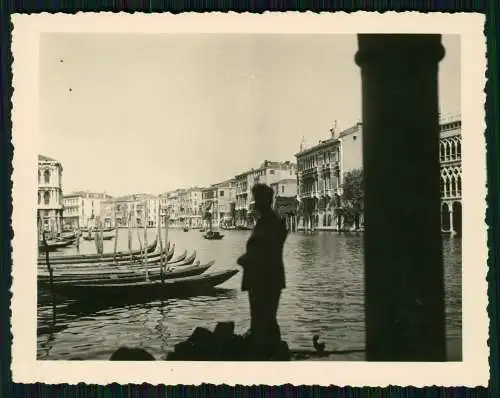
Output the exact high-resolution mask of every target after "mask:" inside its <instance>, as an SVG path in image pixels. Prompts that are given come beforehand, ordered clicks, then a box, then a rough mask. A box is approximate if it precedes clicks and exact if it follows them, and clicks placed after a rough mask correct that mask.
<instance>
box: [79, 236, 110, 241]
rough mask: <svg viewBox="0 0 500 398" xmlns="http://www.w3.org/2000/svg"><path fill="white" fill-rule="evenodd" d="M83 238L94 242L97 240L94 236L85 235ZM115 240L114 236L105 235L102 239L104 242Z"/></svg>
mask: <svg viewBox="0 0 500 398" xmlns="http://www.w3.org/2000/svg"><path fill="white" fill-rule="evenodd" d="M82 238H83V240H94V239H95V237H94V235H83V237H82ZM113 238H114V236H113V235H104V236H103V237H102V240H111V239H113Z"/></svg>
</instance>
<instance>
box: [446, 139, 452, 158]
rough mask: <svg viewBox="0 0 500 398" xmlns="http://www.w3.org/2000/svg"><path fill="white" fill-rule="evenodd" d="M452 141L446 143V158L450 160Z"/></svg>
mask: <svg viewBox="0 0 500 398" xmlns="http://www.w3.org/2000/svg"><path fill="white" fill-rule="evenodd" d="M450 152H451V151H450V143H449V142H447V143H446V160H450Z"/></svg>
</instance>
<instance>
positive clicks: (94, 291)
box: [50, 269, 239, 303]
mask: <svg viewBox="0 0 500 398" xmlns="http://www.w3.org/2000/svg"><path fill="white" fill-rule="evenodd" d="M238 272H239V270H237V269H230V270H224V271H218V272H213V273H211V274H202V275H195V276H187V277H183V278H173V279H165V280H163V281H161V280H154V281H142V282H125V283H120V282H117V283H102V282H97V283H78V282H77V283H60V284H57V283H55V284H52V285H51V286H50V290H51V291H52V292H53V293H54V294H56V295H60V296H64V297H69V298H76V299H78V300H80V301H82V302H83V301H87V302H92V301H98V302H100V303H102V302H111V301H112V302H128V301H130V300H133V299H134V298H140V299H141V300H144V299H146V298H147V299H150V300H154V299H164V298H172V297H178V296H182V297H184V296H192V295H196V294H200V293H202V292H205V291H207V290H211V289H213V288H214V287H216V286H218V285H220V284H222V283H224V282H226V281H228V280H229V279H230V278H232V277H233V276H234V275H236V274H237V273H238Z"/></svg>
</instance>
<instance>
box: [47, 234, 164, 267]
mask: <svg viewBox="0 0 500 398" xmlns="http://www.w3.org/2000/svg"><path fill="white" fill-rule="evenodd" d="M157 243H158V238H156V239H155V240H154V241H153V243H151V245H149V246H148V248H147V252H148V253H152V252H154V251H155V250H156V246H157ZM40 245H42V244H41V243H40ZM140 254H141V250H140V249H137V250H133V251H132V252H130V251H128V250H122V251H117V252H116V254H115V253H103V254H102V255H99V254H71V255H68V254H61V255H57V256H53V257H51V258H50V261H51V262H54V261H61V262H66V261H68V260H97V261H100V260H101V259H103V258H111V259H112V258H113V257H117V258H120V257H128V258H130V255H135V256H138V255H140ZM38 261H39V262H40V261H45V257H42V256H40V257H39V258H38Z"/></svg>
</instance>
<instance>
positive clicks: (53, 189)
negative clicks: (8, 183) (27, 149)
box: [37, 155, 64, 234]
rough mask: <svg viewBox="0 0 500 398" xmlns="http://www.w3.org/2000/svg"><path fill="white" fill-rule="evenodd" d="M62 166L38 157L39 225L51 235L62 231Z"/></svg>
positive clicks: (53, 160) (40, 156)
mask: <svg viewBox="0 0 500 398" xmlns="http://www.w3.org/2000/svg"><path fill="white" fill-rule="evenodd" d="M62 172H63V167H62V164H61V163H60V162H59V161H57V160H55V159H52V158H49V157H48V156H44V155H38V206H37V223H38V227H39V229H40V227H41V228H43V230H44V231H46V232H49V233H51V234H58V233H60V232H61V231H62V221H63V209H64V206H63V189H62Z"/></svg>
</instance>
